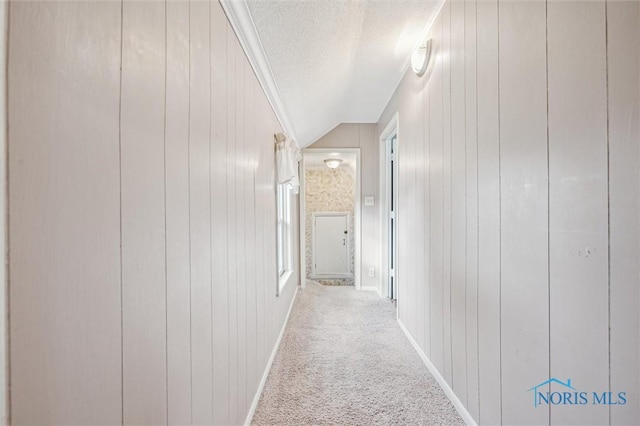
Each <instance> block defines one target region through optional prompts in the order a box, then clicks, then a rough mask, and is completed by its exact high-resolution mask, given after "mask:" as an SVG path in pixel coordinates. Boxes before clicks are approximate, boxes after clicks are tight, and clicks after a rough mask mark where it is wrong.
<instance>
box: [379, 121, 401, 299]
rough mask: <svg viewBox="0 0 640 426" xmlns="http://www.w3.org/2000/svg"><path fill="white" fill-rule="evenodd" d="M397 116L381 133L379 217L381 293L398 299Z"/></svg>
mask: <svg viewBox="0 0 640 426" xmlns="http://www.w3.org/2000/svg"><path fill="white" fill-rule="evenodd" d="M397 189H398V116H397V114H396V115H395V116H394V117H393V118H392V119H391V120H390V121H389V124H388V125H387V127H386V128H385V129H384V131H383V132H382V134H381V135H380V200H381V202H380V217H381V224H382V229H381V235H382V250H381V253H382V271H383V273H382V274H381V278H382V282H381V283H380V284H381V288H382V294H383V295H385V296H386V297H388V298H389V299H391V300H392V301H397V299H398V293H399V286H398V262H397V259H398V255H397V253H398V243H397V235H398V232H397V229H398V212H397V205H398V200H397V193H398V191H397Z"/></svg>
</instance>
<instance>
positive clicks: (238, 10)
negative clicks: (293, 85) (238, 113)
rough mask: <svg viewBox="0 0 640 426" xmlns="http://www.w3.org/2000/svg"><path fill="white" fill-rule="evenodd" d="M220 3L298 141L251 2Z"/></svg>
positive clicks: (291, 136)
mask: <svg viewBox="0 0 640 426" xmlns="http://www.w3.org/2000/svg"><path fill="white" fill-rule="evenodd" d="M220 5H221V6H222V9H223V10H224V13H225V14H226V15H227V19H228V20H229V23H230V24H231V27H232V28H233V31H234V32H235V33H236V36H237V37H238V41H240V45H241V46H242V49H243V50H244V53H245V54H246V56H247V59H248V60H249V63H250V64H251V67H252V68H253V71H254V72H255V73H256V77H257V78H258V81H259V82H260V86H262V89H263V90H264V93H265V95H266V96H267V99H268V100H269V103H270V104H271V108H273V112H274V113H275V114H276V117H277V118H278V121H279V122H280V125H281V126H282V129H283V130H284V131H285V133H286V134H287V136H288V137H289V139H293V140H296V141H297V138H296V135H295V132H294V131H293V126H292V125H291V122H290V121H289V115H288V114H287V110H286V108H285V106H284V102H283V101H282V97H281V96H280V91H279V90H278V85H277V83H276V80H275V79H274V78H273V71H272V70H271V65H270V64H269V59H268V58H267V55H266V54H265V51H264V47H263V46H262V42H261V41H260V37H258V31H257V30H256V26H255V24H254V22H253V18H252V17H251V13H250V12H249V7H248V6H247V2H246V1H245V0H220ZM298 142H299V141H298Z"/></svg>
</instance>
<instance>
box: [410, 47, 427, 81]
mask: <svg viewBox="0 0 640 426" xmlns="http://www.w3.org/2000/svg"><path fill="white" fill-rule="evenodd" d="M429 58H431V39H429V40H427V41H425V42H424V43H423V44H421V45H420V47H418V48H417V49H416V50H415V51H414V52H413V54H412V55H411V68H412V69H413V72H414V73H416V75H417V76H418V77H422V76H423V75H424V73H425V72H426V71H427V66H429Z"/></svg>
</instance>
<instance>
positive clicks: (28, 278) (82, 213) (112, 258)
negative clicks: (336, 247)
mask: <svg viewBox="0 0 640 426" xmlns="http://www.w3.org/2000/svg"><path fill="white" fill-rule="evenodd" d="M9 19H10V23H11V25H10V35H9V36H10V37H9V69H8V72H9V80H8V91H9V94H8V96H9V126H10V131H9V170H10V173H9V192H10V197H9V218H10V227H9V241H10V250H11V252H10V287H11V291H10V306H9V307H10V313H11V317H10V326H11V329H10V336H11V347H10V351H11V368H10V375H11V377H10V379H11V416H12V423H15V424H117V423H121V422H123V423H126V424H132V423H136V424H164V423H170V424H187V423H200V424H211V423H215V424H239V423H242V422H243V421H244V420H245V418H246V416H247V414H248V412H249V408H250V404H251V402H252V399H253V397H254V394H255V392H256V390H257V388H258V384H259V381H260V379H261V377H262V374H263V372H264V370H265V368H266V365H267V362H268V359H269V356H270V354H271V352H272V349H273V347H274V345H275V342H276V339H277V337H278V333H279V331H280V329H281V327H282V325H283V322H284V319H285V316H286V313H287V310H288V308H289V306H290V303H291V300H292V297H293V295H294V292H295V289H296V286H297V277H298V276H299V275H298V273H294V274H292V277H294V278H292V282H291V283H289V284H288V285H287V286H286V288H285V290H284V293H283V294H282V295H281V296H280V297H276V296H275V293H276V271H275V265H276V258H275V256H276V255H275V193H274V185H273V182H274V157H273V134H274V133H276V132H279V131H281V127H280V125H279V124H278V122H277V120H276V117H275V115H274V113H273V111H272V110H271V108H270V105H269V103H268V101H267V99H266V97H265V95H264V93H263V92H262V90H261V88H260V86H259V84H258V82H257V79H256V78H255V76H254V74H253V72H252V70H251V67H250V66H249V63H248V61H247V59H246V57H245V55H244V53H243V51H242V49H241V48H240V45H239V43H238V41H237V39H236V37H235V35H234V33H233V31H232V30H231V27H230V25H229V24H228V23H227V20H226V18H225V16H224V13H223V11H222V9H221V7H220V5H219V4H218V2H215V1H213V2H208V1H192V2H178V1H176V2H174V1H168V2H166V3H165V2H162V1H153V2H133V1H131V2H130V1H125V2H124V3H123V4H121V3H119V2H67V1H54V2H35V3H33V2H15V3H12V4H11V7H10V16H9ZM295 222H296V223H294V227H295V226H296V224H297V215H296V219H295ZM294 229H297V227H296V228H294ZM294 240H295V241H298V240H297V237H296V236H294ZM294 253H297V251H296V250H294ZM295 264H296V265H297V264H298V261H297V259H296V262H295Z"/></svg>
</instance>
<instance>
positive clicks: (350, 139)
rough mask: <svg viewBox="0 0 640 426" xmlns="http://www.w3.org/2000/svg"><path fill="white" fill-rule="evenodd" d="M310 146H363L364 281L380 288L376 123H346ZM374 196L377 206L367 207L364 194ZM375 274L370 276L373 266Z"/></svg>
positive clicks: (361, 147)
mask: <svg viewBox="0 0 640 426" xmlns="http://www.w3.org/2000/svg"><path fill="white" fill-rule="evenodd" d="M308 148H360V164H358V167H359V168H360V185H361V186H360V198H361V200H360V212H361V222H360V226H361V230H360V247H361V250H362V253H361V257H360V259H361V262H360V263H361V266H360V267H361V269H360V281H361V285H362V286H363V287H369V288H372V287H375V288H379V287H380V249H379V245H380V237H379V234H380V225H379V220H380V219H379V207H378V202H379V197H378V192H379V189H378V185H379V183H378V179H379V178H378V139H377V136H376V125H375V124H352V123H343V124H340V125H338V126H337V127H336V128H334V129H333V130H331V131H330V132H328V133H327V134H326V135H324V136H323V137H321V138H320V139H318V140H317V141H316V142H314V143H313V144H312V145H310V146H309V147H308ZM370 195H373V196H374V197H375V205H374V206H365V205H364V197H366V196H370ZM370 267H374V268H375V277H373V278H371V277H369V268H370Z"/></svg>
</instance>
